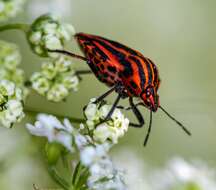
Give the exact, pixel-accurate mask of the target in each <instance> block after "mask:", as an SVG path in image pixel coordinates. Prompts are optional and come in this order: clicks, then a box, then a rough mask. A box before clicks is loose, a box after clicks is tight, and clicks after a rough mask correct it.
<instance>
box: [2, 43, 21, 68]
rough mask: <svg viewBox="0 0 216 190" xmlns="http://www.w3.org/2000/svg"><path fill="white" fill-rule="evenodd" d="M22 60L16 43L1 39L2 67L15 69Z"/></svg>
mask: <svg viewBox="0 0 216 190" xmlns="http://www.w3.org/2000/svg"><path fill="white" fill-rule="evenodd" d="M20 62H21V55H20V52H19V49H18V47H17V46H16V45H15V44H12V43H9V42H5V41H2V40H0V68H5V69H8V70H14V69H16V67H17V66H18V65H19V64H20Z"/></svg>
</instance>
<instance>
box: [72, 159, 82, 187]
mask: <svg viewBox="0 0 216 190" xmlns="http://www.w3.org/2000/svg"><path fill="white" fill-rule="evenodd" d="M80 167H81V163H80V162H78V163H77V165H76V167H75V169H74V173H73V179H72V184H73V185H76V182H77V177H79V176H78V173H79V170H80Z"/></svg>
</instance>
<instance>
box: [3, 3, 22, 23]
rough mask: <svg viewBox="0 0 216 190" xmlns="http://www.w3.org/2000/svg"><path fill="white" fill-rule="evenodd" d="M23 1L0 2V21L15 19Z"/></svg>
mask: <svg viewBox="0 0 216 190" xmlns="http://www.w3.org/2000/svg"><path fill="white" fill-rule="evenodd" d="M24 2H25V0H10V1H8V0H7V1H6V0H3V1H0V21H6V20H8V19H9V18H12V17H15V16H16V15H17V13H18V12H20V10H21V9H22V6H23V4H24Z"/></svg>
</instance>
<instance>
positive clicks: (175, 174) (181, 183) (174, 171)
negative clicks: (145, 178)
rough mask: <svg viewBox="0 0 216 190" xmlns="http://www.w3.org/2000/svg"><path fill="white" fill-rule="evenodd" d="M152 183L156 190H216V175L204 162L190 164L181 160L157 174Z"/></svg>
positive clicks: (169, 164)
mask: <svg viewBox="0 0 216 190" xmlns="http://www.w3.org/2000/svg"><path fill="white" fill-rule="evenodd" d="M152 181H153V183H152V184H153V189H155V190H173V189H183V190H190V189H194V190H215V189H216V173H215V171H214V170H213V169H211V168H208V167H207V166H206V165H205V164H204V163H203V162H200V161H196V162H193V163H189V162H187V161H185V160H184V159H181V158H175V159H173V160H171V161H170V162H169V163H168V166H167V167H166V169H164V170H161V171H158V172H155V174H154V175H153V176H152ZM155 181H157V183H155Z"/></svg>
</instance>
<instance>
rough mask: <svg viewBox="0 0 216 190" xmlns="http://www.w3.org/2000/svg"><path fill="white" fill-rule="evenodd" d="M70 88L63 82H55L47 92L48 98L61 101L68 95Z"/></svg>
mask: <svg viewBox="0 0 216 190" xmlns="http://www.w3.org/2000/svg"><path fill="white" fill-rule="evenodd" d="M68 94H69V91H68V89H67V88H66V87H65V86H64V85H63V84H54V85H53V86H52V87H51V88H50V90H49V92H48V93H47V100H50V101H55V102H59V101H61V100H63V99H64V98H65V97H67V96H68Z"/></svg>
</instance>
